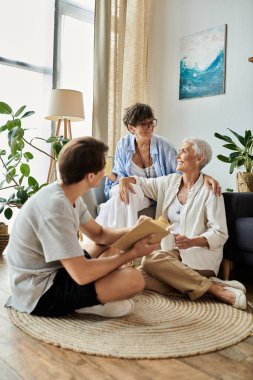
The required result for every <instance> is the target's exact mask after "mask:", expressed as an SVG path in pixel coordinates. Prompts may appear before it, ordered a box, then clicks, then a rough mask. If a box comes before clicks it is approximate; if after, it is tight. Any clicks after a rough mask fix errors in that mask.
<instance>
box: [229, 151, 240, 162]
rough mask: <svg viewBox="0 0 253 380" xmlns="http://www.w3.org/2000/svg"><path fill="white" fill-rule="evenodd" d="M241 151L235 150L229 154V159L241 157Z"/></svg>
mask: <svg viewBox="0 0 253 380" xmlns="http://www.w3.org/2000/svg"><path fill="white" fill-rule="evenodd" d="M241 155H242V154H241V152H233V153H230V155H229V160H230V161H233V160H234V159H235V158H238V157H241Z"/></svg>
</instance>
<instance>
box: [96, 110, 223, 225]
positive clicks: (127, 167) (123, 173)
mask: <svg viewBox="0 0 253 380" xmlns="http://www.w3.org/2000/svg"><path fill="white" fill-rule="evenodd" d="M123 122H124V124H125V126H126V128H127V129H128V131H129V132H130V134H128V135H126V136H124V137H122V138H121V139H120V140H119V142H118V144H117V147H116V152H115V158H114V166H113V169H112V173H111V174H110V175H109V176H108V177H107V179H106V183H105V194H106V197H107V199H109V200H108V201H107V202H106V203H103V204H102V205H100V212H99V216H98V217H97V219H96V220H97V222H98V223H100V224H103V225H106V226H108V227H116V226H117V227H132V226H133V225H134V224H135V223H136V221H137V219H138V212H139V211H140V210H143V209H144V208H146V207H149V206H150V205H151V204H154V201H152V200H150V199H149V198H147V197H145V196H143V192H142V191H141V189H140V188H139V186H137V185H136V186H135V187H134V190H133V189H131V191H129V187H127V185H125V184H124V183H123V182H121V183H119V180H120V179H121V178H124V177H129V176H138V177H144V178H156V177H162V176H166V175H168V174H171V173H174V172H175V171H176V166H177V161H176V156H177V151H176V149H175V147H174V146H173V145H172V144H171V143H170V142H169V141H168V140H167V139H166V138H164V137H162V136H158V135H155V134H154V129H155V127H156V125H157V119H156V118H155V116H154V112H153V110H152V108H151V107H150V106H149V105H147V104H142V103H136V104H134V105H132V106H131V107H128V108H127V109H126V110H125V114H124V116H123ZM205 183H206V184H207V185H212V187H213V188H214V191H215V192H217V190H216V187H217V186H218V183H217V182H216V181H215V180H214V179H213V178H211V177H208V176H205ZM117 185H118V186H117ZM132 190H133V191H132Z"/></svg>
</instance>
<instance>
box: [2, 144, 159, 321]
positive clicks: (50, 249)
mask: <svg viewBox="0 0 253 380" xmlns="http://www.w3.org/2000/svg"><path fill="white" fill-rule="evenodd" d="M107 149H108V147H107V146H106V145H105V144H104V143H103V142H101V141H98V140H95V139H94V138H91V137H86V138H78V139H74V140H72V141H70V142H69V143H68V144H66V145H65V146H64V148H63V149H62V151H61V153H60V156H59V161H58V163H59V172H60V177H61V179H60V181H56V182H54V183H52V184H50V185H48V186H46V187H44V188H42V189H41V190H39V191H38V192H37V193H36V194H35V195H33V196H32V197H31V198H30V199H29V200H28V201H27V202H26V204H25V205H24V206H23V207H22V208H21V210H20V211H19V214H18V216H17V218H16V220H15V223H14V226H13V229H12V233H11V236H10V241H9V244H8V247H7V261H8V264H9V267H10V279H11V293H12V294H11V296H10V297H9V299H8V300H7V302H6V305H5V306H10V307H13V308H14V309H16V310H18V311H21V312H27V313H31V314H34V315H39V316H50V317H55V316H61V315H65V314H67V313H70V312H72V311H79V312H83V313H92V314H99V315H103V316H108V317H120V316H123V315H126V314H129V313H130V312H132V311H133V308H134V303H133V301H132V300H130V299H129V298H131V297H133V296H134V295H136V294H137V293H140V292H141V291H142V290H143V288H144V279H143V276H142V274H141V273H140V272H139V271H138V270H136V269H133V268H121V266H122V265H124V264H126V263H128V262H130V261H132V260H133V259H135V258H137V257H141V256H146V255H149V254H150V253H151V252H152V251H154V250H155V249H157V248H158V245H157V244H149V243H148V242H149V241H150V238H152V236H148V237H146V238H145V239H142V240H140V241H139V242H137V243H136V244H135V245H134V246H133V248H132V249H130V250H129V251H127V252H125V253H124V254H120V253H117V252H115V254H113V255H112V256H109V257H102V256H103V255H101V252H102V251H103V250H105V248H106V245H110V244H112V243H113V242H114V241H116V240H117V239H119V238H120V237H121V236H122V235H123V234H125V233H126V232H128V231H129V228H122V229H110V228H103V227H102V226H101V225H99V224H98V223H97V222H96V221H95V220H94V219H93V218H92V217H91V215H90V213H89V212H88V210H87V206H86V205H85V204H84V202H83V200H82V198H81V195H82V194H83V193H85V192H87V191H88V190H89V189H91V188H93V187H97V186H98V185H99V183H100V180H101V179H102V177H103V176H104V166H105V152H106V151H107ZM78 230H81V232H83V233H84V234H85V235H86V236H88V238H89V239H90V240H92V241H94V242H95V243H97V244H99V245H100V248H99V249H97V250H96V249H93V251H92V252H89V253H88V252H87V251H83V249H82V248H81V247H80V244H79V241H78V239H77V234H78ZM109 249H111V248H109Z"/></svg>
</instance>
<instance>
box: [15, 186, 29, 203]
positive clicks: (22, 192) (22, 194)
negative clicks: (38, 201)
mask: <svg viewBox="0 0 253 380" xmlns="http://www.w3.org/2000/svg"><path fill="white" fill-rule="evenodd" d="M17 196H18V198H20V199H21V203H22V204H24V203H25V202H26V201H27V199H28V194H27V192H26V191H25V190H24V189H23V188H20V189H19V190H18V191H17Z"/></svg>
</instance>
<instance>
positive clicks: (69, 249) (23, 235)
mask: <svg viewBox="0 0 253 380" xmlns="http://www.w3.org/2000/svg"><path fill="white" fill-rule="evenodd" d="M91 218H92V217H91V215H90V213H89V211H88V210H87V206H86V205H85V204H84V202H83V200H82V199H81V198H78V199H77V201H76V202H75V207H73V205H71V203H70V201H69V200H68V199H67V198H66V196H65V195H64V192H63V190H62V188H61V186H60V185H59V184H58V183H57V182H54V183H52V184H50V185H48V186H46V187H44V188H42V189H41V190H40V191H38V193H36V194H35V195H33V196H32V197H31V198H30V199H29V200H28V201H27V202H26V203H25V205H24V206H23V207H22V208H21V209H20V211H19V214H18V216H17V218H16V220H15V223H14V225H13V228H12V231H11V235H10V241H9V244H8V247H7V261H8V264H9V268H10V282H11V293H12V294H11V296H10V297H9V299H8V300H7V302H6V305H5V306H12V307H13V308H15V309H16V310H19V311H23V312H28V313H30V312H31V311H33V309H34V308H35V306H36V304H37V302H38V300H39V299H40V297H41V296H42V295H43V294H44V293H45V292H46V291H47V290H48V289H49V288H50V287H51V285H52V283H53V280H54V277H55V276H56V273H57V271H58V269H59V268H62V265H61V263H60V261H59V260H61V259H66V258H70V257H77V256H83V250H82V248H81V247H80V245H79V242H78V239H77V232H78V229H79V225H80V224H84V223H86V222H88V221H89V220H90V219H91Z"/></svg>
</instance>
